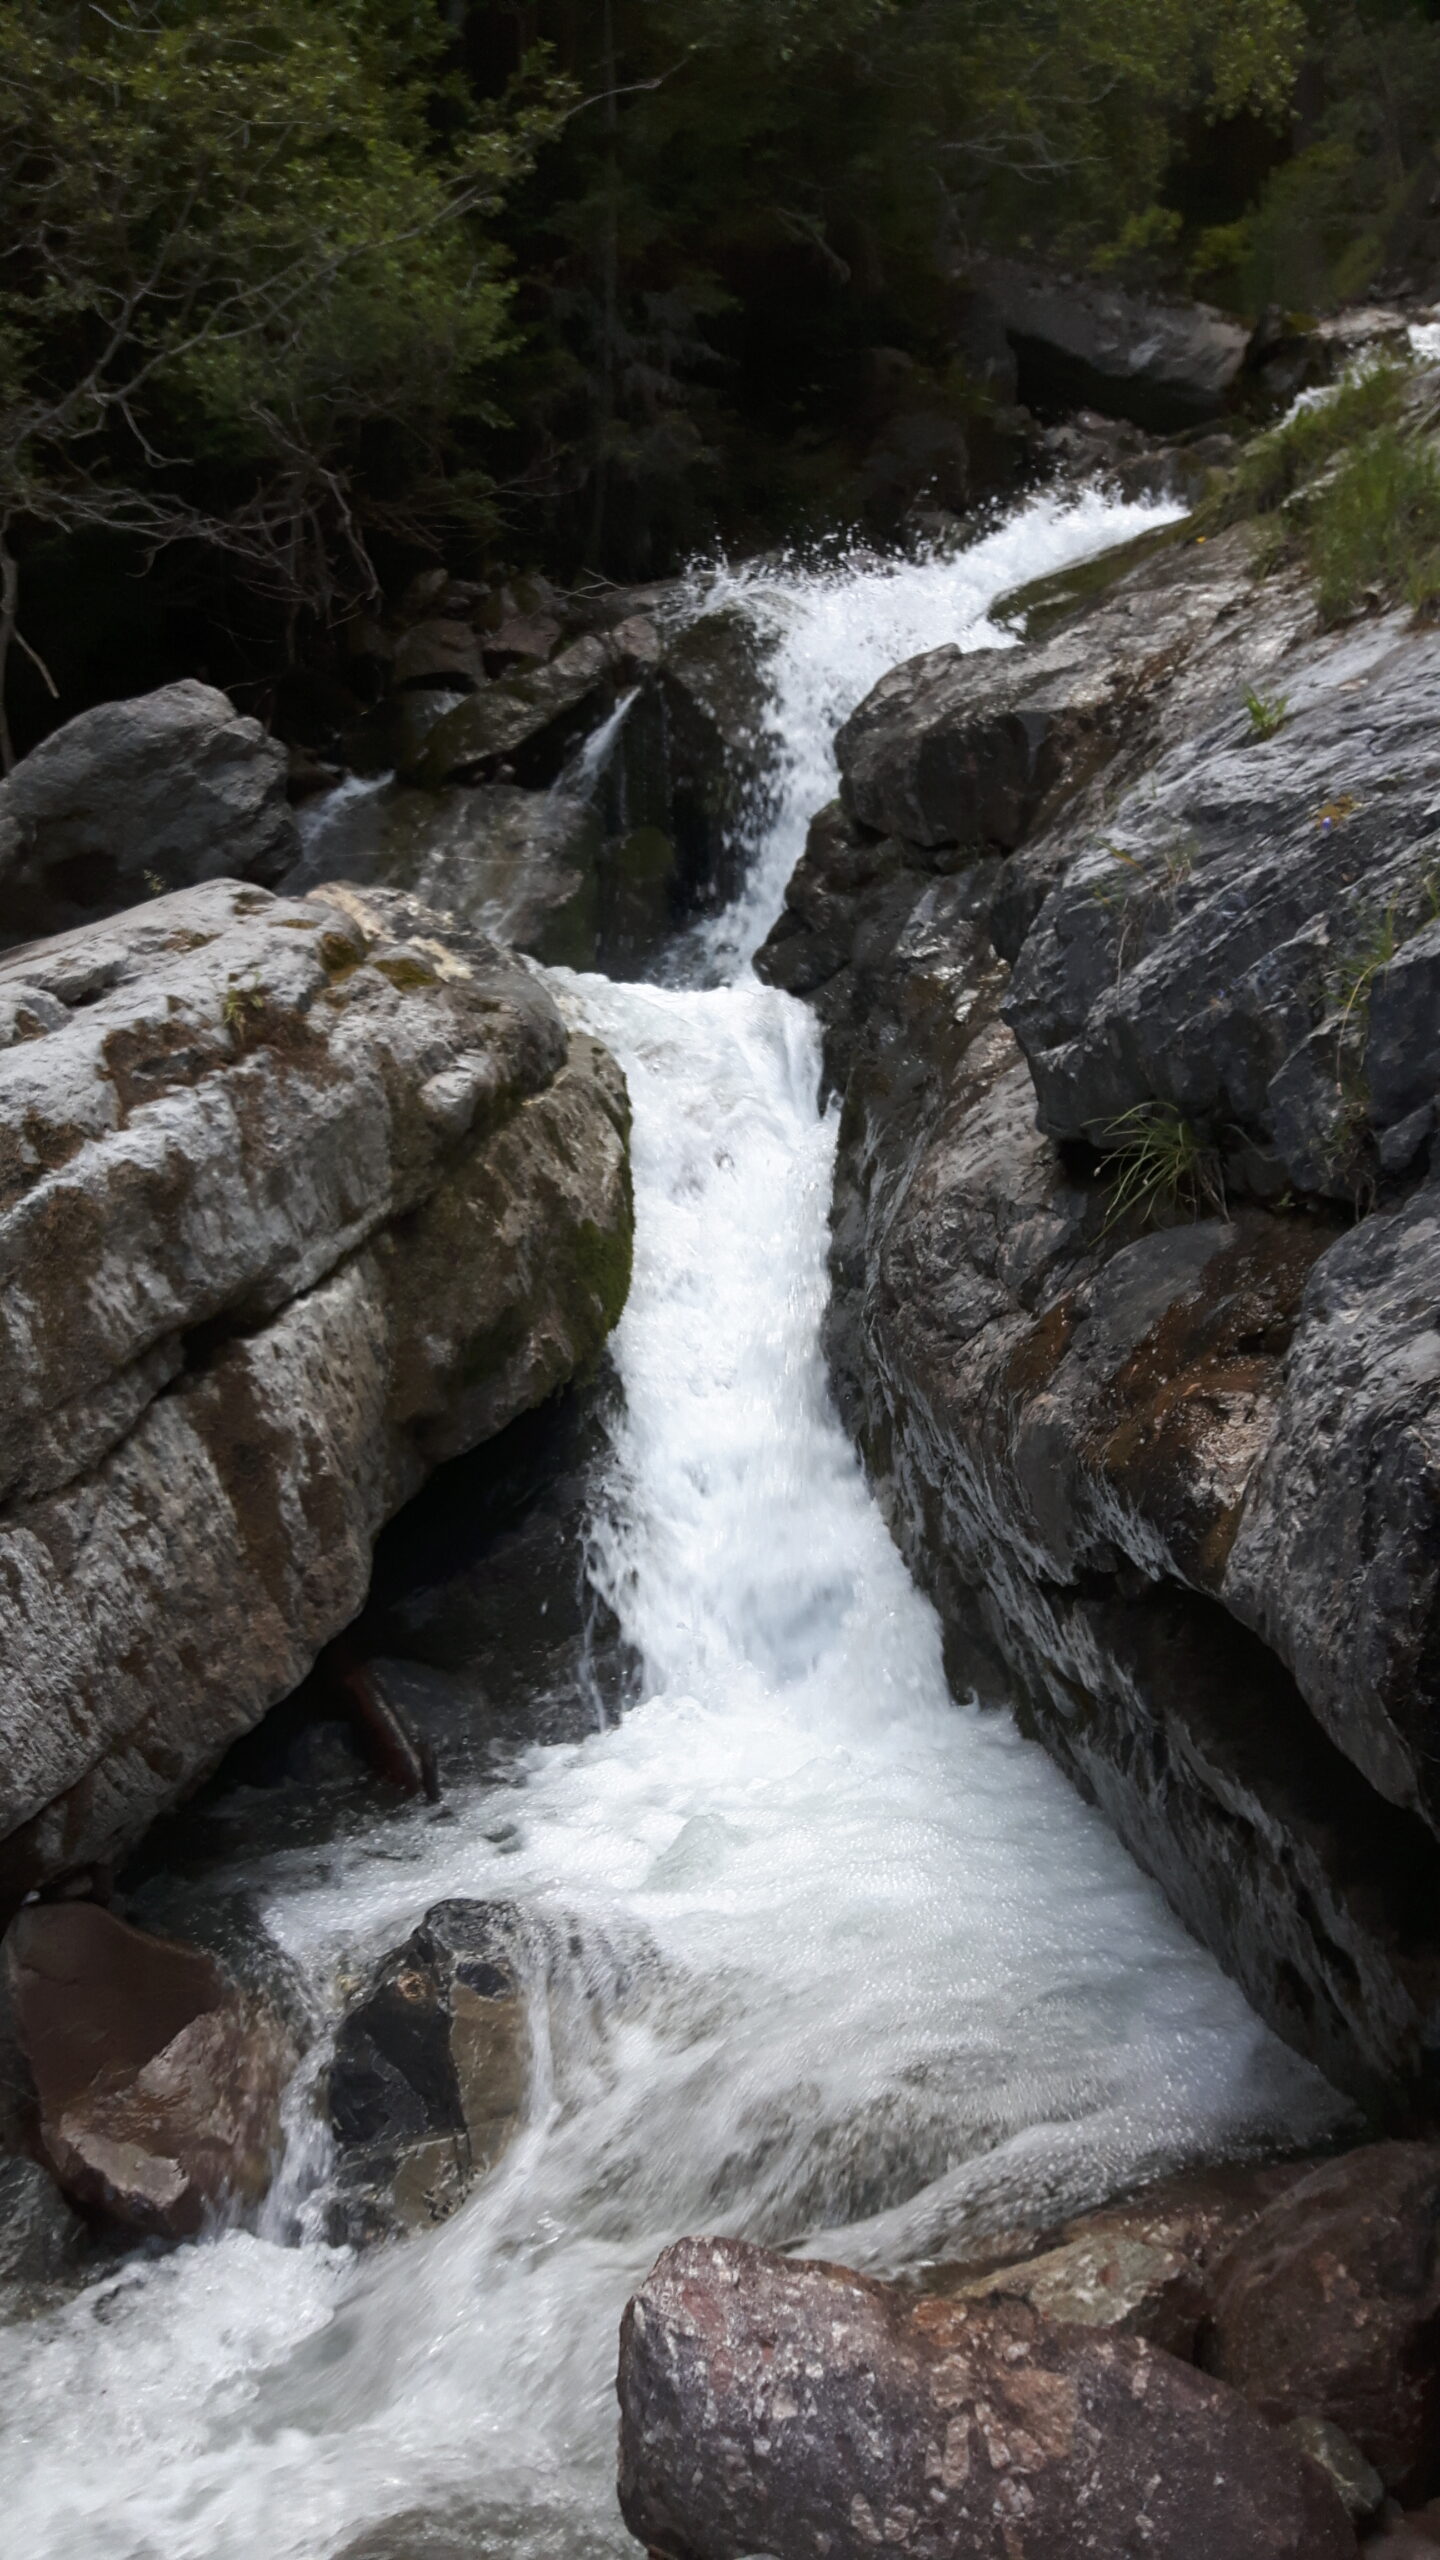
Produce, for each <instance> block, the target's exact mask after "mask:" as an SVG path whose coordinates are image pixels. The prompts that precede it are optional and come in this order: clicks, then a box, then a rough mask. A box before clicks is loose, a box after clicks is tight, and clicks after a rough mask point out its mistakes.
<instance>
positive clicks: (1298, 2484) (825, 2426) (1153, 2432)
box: [619, 2240, 1355, 2560]
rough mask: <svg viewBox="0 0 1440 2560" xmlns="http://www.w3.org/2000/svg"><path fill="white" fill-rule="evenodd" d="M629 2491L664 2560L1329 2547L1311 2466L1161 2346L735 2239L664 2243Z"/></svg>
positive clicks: (635, 2368)
mask: <svg viewBox="0 0 1440 2560" xmlns="http://www.w3.org/2000/svg"><path fill="white" fill-rule="evenodd" d="M619 2392H620V2408H621V2431H620V2504H621V2509H622V2512H623V2514H624V2517H625V2521H626V2524H627V2525H628V2526H629V2528H630V2531H631V2532H632V2533H633V2534H634V2535H635V2536H636V2538H637V2540H639V2541H641V2542H644V2543H645V2544H647V2545H648V2546H649V2548H650V2549H651V2550H652V2551H659V2552H663V2553H666V2554H669V2555H671V2560H740V2555H741V2554H744V2553H747V2552H757V2551H764V2552H769V2553H771V2554H774V2555H775V2560H860V2555H861V2554H864V2555H866V2560H869V2555H871V2554H873V2553H874V2552H875V2551H876V2550H877V2549H882V2548H883V2549H884V2550H885V2551H886V2552H888V2553H899V2554H904V2555H914V2560H958V2555H960V2554H962V2553H963V2554H964V2556H965V2560H1060V2555H1061V2554H1062V2553H1063V2554H1064V2555H1065V2560H1081V2555H1082V2554H1083V2555H1085V2560H1129V2555H1131V2554H1134V2553H1138V2552H1142V2551H1143V2552H1144V2554H1145V2555H1146V2560H1242V2555H1243V2560H1280V2555H1282V2554H1284V2555H1293V2560H1341V2555H1344V2554H1353V2552H1354V2550H1355V2539H1354V2535H1353V2532H1352V2530H1351V2527H1350V2523H1349V2520H1348V2518H1347V2517H1346V2515H1345V2512H1344V2509H1343V2507H1342V2506H1341V2505H1340V2502H1339V2500H1338V2499H1337V2497H1336V2496H1335V2493H1334V2491H1333V2489H1332V2488H1331V2487H1330V2484H1329V2482H1328V2481H1327V2480H1326V2478H1325V2476H1324V2474H1323V2472H1321V2471H1320V2470H1319V2469H1318V2467H1317V2466H1316V2465H1315V2464H1314V2463H1312V2462H1309V2461H1307V2460H1306V2459H1305V2457H1304V2456H1303V2455H1301V2454H1299V2453H1297V2452H1296V2451H1295V2450H1294V2448H1293V2447H1292V2446H1290V2445H1288V2444H1287V2443H1285V2442H1284V2440H1283V2439H1282V2438H1281V2437H1279V2436H1278V2435H1277V2433H1276V2432H1275V2431H1274V2430H1273V2429H1272V2428H1270V2427H1268V2426H1267V2425H1266V2424H1265V2422H1264V2420H1263V2419H1260V2418H1258V2417H1257V2416H1256V2415H1255V2414H1254V2412H1253V2411H1252V2410H1250V2409H1247V2408H1246V2406H1245V2405H1244V2403H1243V2401H1241V2400H1240V2399H1239V2398H1238V2397H1237V2396H1236V2395H1235V2394H1234V2393H1233V2392H1229V2391H1226V2390H1225V2389H1223V2387H1217V2385H1216V2384H1214V2383H1213V2382H1211V2381H1210V2380H1208V2379H1207V2378H1206V2377H1205V2376H1204V2375H1202V2374H1198V2373H1195V2372H1194V2371H1193V2370H1192V2369H1191V2368H1190V2367H1189V2366H1187V2365H1182V2364H1180V2363H1178V2362H1177V2361H1176V2359H1175V2358H1174V2357H1172V2356H1168V2355H1166V2354H1164V2353H1163V2352H1162V2351H1161V2350H1160V2349H1159V2348H1155V2347H1151V2346H1148V2345H1147V2344H1145V2343H1144V2341H1142V2340H1140V2339H1137V2338H1127V2337H1120V2336H1116V2335H1115V2334H1113V2333H1105V2332H1098V2331H1096V2330H1094V2329H1082V2328H1077V2327H1073V2326H1061V2325H1059V2324H1057V2323H1053V2322H1050V2321H1047V2320H1045V2319H1043V2318H1042V2317H1041V2316H1040V2315H1039V2314H1038V2313H1036V2312H1035V2311H1033V2310H1032V2309H1031V2308H1030V2307H1029V2306H1028V2305H1026V2304H1022V2303H1010V2302H1007V2303H996V2304H993V2305H984V2306H982V2305H979V2304H963V2305H962V2304H959V2303H950V2302H937V2301H928V2302H922V2303H919V2304H915V2305H912V2304H911V2303H910V2302H908V2301H907V2299H906V2297H905V2296H904V2295H903V2294H902V2293H900V2292H899V2291H898V2289H897V2288H895V2287H893V2286H888V2285H880V2284H874V2283H871V2282H869V2281H867V2280H866V2279H865V2278H863V2277H860V2276H856V2275H851V2274H849V2273H848V2272H847V2271H846V2270H845V2269H844V2268H841V2267H829V2266H823V2265H820V2264H818V2263H810V2264H806V2263H805V2262H803V2261H795V2260H791V2259H785V2258H779V2257H775V2256H773V2255H772V2254H771V2253H770V2252H769V2251H767V2250H763V2249H755V2248H752V2247H750V2246H749V2245H748V2244H747V2243H745V2242H743V2241H738V2240H682V2241H679V2242H677V2243H676V2245H675V2246H674V2247H673V2248H671V2249H667V2250H666V2252H665V2254H664V2256H663V2257H662V2258H661V2259H660V2260H659V2262H658V2264H657V2265H656V2266H655V2268H654V2269H653V2270H652V2272H651V2274H650V2276H649V2277H648V2278H647V2280H646V2282H645V2284H644V2285H643V2286H642V2287H641V2290H640V2292H639V2293H638V2294H637V2295H636V2297H635V2299H634V2300H633V2302H632V2303H631V2304H630V2306H629V2308H628V2310H627V2312H626V2315H625V2321H624V2325H623V2327H622V2330H621V2345H620V2376H619Z"/></svg>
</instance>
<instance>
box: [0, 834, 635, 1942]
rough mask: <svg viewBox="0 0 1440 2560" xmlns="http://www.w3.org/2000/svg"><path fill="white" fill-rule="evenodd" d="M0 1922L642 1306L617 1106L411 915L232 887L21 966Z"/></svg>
mask: <svg viewBox="0 0 1440 2560" xmlns="http://www.w3.org/2000/svg"><path fill="white" fill-rule="evenodd" d="M0 988H3V990H4V992H5V994H6V995H7V996H9V997H10V998H11V999H12V1004H13V1008H14V1014H15V1029H16V1034H17V1036H15V1037H14V1038H12V1041H11V1045H10V1046H9V1047H8V1048H7V1049H5V1050H4V1051H3V1052H0V1166H3V1168H4V1174H3V1180H4V1190H5V1197H4V1207H3V1220H0V1252H3V1256H4V1268H5V1271H6V1273H7V1278H8V1290H7V1297H6V1308H5V1316H4V1319H3V1328H0V1377H3V1385H4V1401H3V1410H4V1415H5V1425H4V1430H3V1432H0V1502H3V1508H0V1574H3V1576H4V1577H5V1585H6V1588H7V1589H8V1592H9V1595H10V1597H9V1604H8V1607H7V1610H6V1613H5V1617H4V1620H3V1623H0V1700H3V1704H0V1727H3V1731H4V1736H5V1742H6V1752H7V1778H6V1782H5V1785H4V1788H3V1792H0V1890H3V1891H4V1892H7V1893H10V1894H16V1893H19V1892H21V1891H23V1890H24V1889H25V1888H26V1887H28V1886H29V1885H31V1884H33V1883H35V1882H36V1881H38V1880H40V1879H42V1878H43V1877H45V1876H47V1875H53V1874H55V1873H56V1872H59V1871H63V1870H66V1869H69V1868H72V1867H75V1866H78V1865H81V1864H83V1863H84V1862H86V1861H88V1860H93V1859H96V1858H106V1857H109V1856H112V1855H114V1854H115V1853H116V1852H117V1851H118V1850H120V1849H122V1848H124V1847H125V1846H127V1845H128V1844H129V1843H131V1842H133V1841H134V1839H135V1838H136V1837H138V1835H139V1833H140V1832H141V1831H142V1830H143V1828H144V1827H145V1825H146V1823H147V1822H148V1821H149V1820H150V1819H151V1818H152V1817H153V1816H154V1814H155V1813H156V1812H158V1811H159V1810H160V1809H161V1807H163V1806H165V1805H167V1804H169V1803H172V1802H173V1801H174V1800H175V1798H176V1797H177V1796H178V1795H180V1794H181V1793H182V1792H183V1791H184V1790H185V1789H186V1788H187V1787H188V1786H190V1785H192V1784H193V1783H194V1781H195V1780H196V1779H197V1778H198V1777H200V1776H201V1775H203V1774H204V1772H205V1771H206V1770H208V1769H209V1768H210V1767H212V1766H213V1765H214V1763H215V1762H216V1761H217V1760H218V1759H219V1757H220V1755H221V1753H222V1752H223V1750H224V1749H225V1747H226V1745H227V1743H229V1742H230V1741H232V1740H233V1739H234V1737H235V1736H236V1735H237V1734H238V1733H241V1732H243V1731H245V1730H246V1728H247V1727H248V1726H250V1725H251V1724H253V1723H254V1722H255V1721H256V1720H257V1718H258V1717H259V1716H261V1715H262V1714H263V1713H264V1711H265V1709H266V1708H267V1707H268V1706H270V1705H271V1704H273V1703H274V1701H275V1700H276V1699H278V1698H280V1697H282V1696H283V1695H284V1694H285V1693H286V1691H287V1690H289V1689H291V1688H292V1687H293V1686H294V1685H295V1683H296V1681H297V1680H298V1679H299V1678H300V1677H301V1676H302V1674H303V1673H304V1672H305V1671H306V1670H307V1668H308V1667H309V1664H310V1662H311V1661H312V1660H313V1659H314V1656H315V1654H316V1653H317V1652H318V1651H319V1649H320V1647H321V1646H322V1645H323V1644H324V1643H325V1642H326V1641H327V1640H328V1639H329V1638H330V1637H331V1636H333V1635H334V1634H336V1633H337V1631H338V1630H339V1629H340V1628H341V1627H342V1626H343V1625H344V1624H345V1623H346V1622H347V1620H348V1619H350V1618H351V1617H353V1615H354V1614H355V1611H356V1610H357V1609H358V1607H359V1605H360V1602H361V1600H362V1599H363V1597H364V1593H365V1586H366V1581H367V1577H368V1573H369V1564H370V1550H371V1543H372V1541H373V1538H374V1536H375V1533H376V1531H377V1530H378V1529H379V1527H380V1525H381V1523H382V1522H383V1521H384V1520H385V1519H386V1518H387V1517H388V1516H389V1514H390V1513H391V1512H392V1511H394V1510H395V1509H396V1508H397V1507H398V1505H399V1504H400V1503H401V1502H402V1501H403V1500H404V1499H405V1498H406V1497H407V1496H408V1495H409V1494H411V1493H413V1492H414V1491H415V1490H416V1489H417V1487H418V1486H419V1484H420V1483H421V1482H422V1481H423V1479H424V1477H425V1475H426V1474H427V1473H428V1471H429V1469H430V1468H431V1467H432V1466H434V1465H435V1464H436V1462H437V1461H438V1460H440V1459H441V1458H444V1457H448V1456H450V1455H452V1454H454V1453H455V1452H457V1451H459V1450H463V1449H466V1448H470V1447H473V1446H475V1445H476V1444H477V1443H478V1442H480V1441H482V1440H484V1439H486V1438H488V1437H490V1436H492V1435H493V1434H494V1433H495V1432H497V1431H499V1430H500V1429H502V1428H503V1426H504V1425H505V1424H506V1423H507V1422H509V1421H510V1420H512V1419H513V1417H514V1416H515V1415H516V1414H517V1413H520V1412H523V1411H525V1410H526V1409H527V1408H529V1407H530V1406H532V1405H534V1404H537V1403H539V1402H541V1401H542V1400H543V1399H544V1398H545V1397H546V1396H547V1395H549V1394H550V1393H551V1392H552V1390H553V1389H555V1388H556V1387H558V1386H560V1385H562V1384H563V1383H565V1381H566V1380H568V1379H569V1378H570V1377H571V1376H572V1375H573V1374H574V1372H575V1371H576V1369H577V1368H579V1367H580V1366H581V1365H582V1364H583V1363H584V1362H586V1361H587V1360H588V1359H590V1358H591V1357H592V1356H593V1354H594V1353H595V1352H596V1351H597V1350H598V1349H599V1347H600V1345H601V1343H602V1342H603V1341H604V1339H605V1336H606V1333H607V1332H608V1330H609V1328H610V1326H611V1325H612V1324H613V1323H614V1321H615V1318H616V1316H617V1315H618V1313H619V1310H620V1307H621V1305H622V1303H623V1300H624V1295H625V1290H626V1286H627V1279H628V1270H629V1252H630V1224H631V1210H630V1201H629V1185H628V1171H627V1163H626V1144H627V1140H626V1130H627V1113H626V1103H625V1095H624V1089H623V1085H622V1082H621V1080H620V1078H619V1076H618V1074H617V1073H616V1071H615V1069H614V1067H613V1065H612V1063H611V1061H610V1060H609V1059H608V1058H607V1057H606V1056H605V1054H604V1052H603V1051H602V1050H600V1049H599V1047H598V1046H597V1045H596V1044H595V1043H594V1042H592V1041H590V1040H588V1039H586V1038H584V1037H583V1036H581V1035H578V1034H576V1035H570V1034H567V1031H566V1029H565V1026H564V1024H563V1022H562V1021H561V1018H560V1015H559V1013H558V1012H557V1010H556V1007H555V1004H554V1002H553V1000H552V998H551V996H550V995H549V993H548V992H547V990H546V987H545V985H544V983H543V981H542V980H541V979H540V978H539V977H538V976H536V975H535V974H534V973H532V972H529V971H527V970H525V969H523V968H521V967H519V966H517V965H516V964H514V963H513V962H510V961H507V960H505V959H503V958H502V957H501V955H500V954H499V953H498V952H497V951H496V950H495V949H494V947H493V946H492V945H490V944H488V943H486V942H484V941H483V940H481V939H479V938H477V937H474V936H467V935H465V934H464V933H462V932H459V931H458V930H447V929H444V928H442V927H440V926H438V925H437V921H436V919H435V918H434V917H433V916H431V915H429V914H428V913H427V911H426V910H424V909H423V908H420V907H418V906H417V905H416V903H415V902H414V901H413V900H408V901H407V900H406V899H404V898H402V897H399V896H398V895H396V894H395V893H384V892H375V893H372V894H371V895H369V896H368V897H367V896H362V895H361V894H359V893H357V892H353V891H350V890H347V889H345V888H343V887H336V888H333V889H332V890H330V891H329V892H328V893H326V895H325V896H324V897H323V898H318V899H315V900H280V899H272V898H271V897H269V896H267V895H266V894H265V893H264V892H263V891H260V890H258V889H245V888H241V887H238V886H237V885H236V884H235V883H233V882H216V883H214V884H212V885H210V886H209V887H207V888H203V889H198V890H193V891H190V892H188V893H184V894H181V895H178V896H176V897H173V898H169V899H158V900H156V901H154V902H153V903H151V904H150V905H148V906H146V907H144V908H140V909H137V910H135V911H134V912H132V913H131V914H129V915H127V916H125V917H123V918H121V919H118V920H117V921H116V922H114V923H113V924H111V925H108V926H106V927H104V928H102V929H98V930H95V931H90V932H79V933H76V934H73V935H69V936H65V937H62V938H61V939H60V940H59V941H56V942H53V943H49V944H39V945H33V946H30V947H27V948H26V949H25V950H23V951H22V952H20V953H18V954H16V955H13V956H12V957H11V958H10V959H8V960H7V961H5V962H3V963H0Z"/></svg>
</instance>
